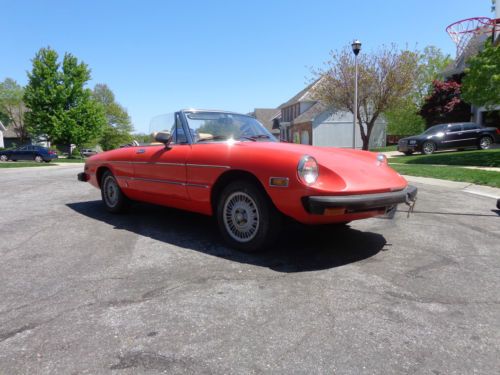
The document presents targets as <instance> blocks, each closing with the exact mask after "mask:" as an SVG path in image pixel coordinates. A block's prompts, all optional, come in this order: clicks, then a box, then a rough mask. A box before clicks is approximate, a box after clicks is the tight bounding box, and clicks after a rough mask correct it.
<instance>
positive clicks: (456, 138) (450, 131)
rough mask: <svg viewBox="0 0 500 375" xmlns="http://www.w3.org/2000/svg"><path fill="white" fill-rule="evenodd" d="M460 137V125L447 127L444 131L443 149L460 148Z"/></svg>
mask: <svg viewBox="0 0 500 375" xmlns="http://www.w3.org/2000/svg"><path fill="white" fill-rule="evenodd" d="M462 136H463V133H462V124H455V125H449V126H448V128H447V129H446V131H445V135H444V137H445V138H444V141H443V146H444V147H445V148H455V147H460V146H462V145H461V142H462Z"/></svg>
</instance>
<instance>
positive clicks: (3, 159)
mask: <svg viewBox="0 0 500 375" xmlns="http://www.w3.org/2000/svg"><path fill="white" fill-rule="evenodd" d="M8 160H9V157H8V156H7V155H0V161H8Z"/></svg>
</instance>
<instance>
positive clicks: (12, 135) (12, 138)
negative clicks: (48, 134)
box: [3, 126, 32, 148]
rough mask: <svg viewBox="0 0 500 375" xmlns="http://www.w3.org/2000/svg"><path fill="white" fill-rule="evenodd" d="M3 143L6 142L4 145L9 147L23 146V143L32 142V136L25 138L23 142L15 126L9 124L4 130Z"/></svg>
mask: <svg viewBox="0 0 500 375" xmlns="http://www.w3.org/2000/svg"><path fill="white" fill-rule="evenodd" d="M3 143H4V146H3V147H5V148H9V147H17V146H21V145H22V144H31V143H32V142H31V138H29V137H28V138H25V139H24V141H23V142H22V141H21V138H20V137H19V135H18V133H17V132H16V130H15V128H14V126H9V127H8V128H7V129H6V130H5V131H4V132H3Z"/></svg>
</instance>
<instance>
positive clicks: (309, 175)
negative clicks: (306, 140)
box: [297, 155, 319, 185]
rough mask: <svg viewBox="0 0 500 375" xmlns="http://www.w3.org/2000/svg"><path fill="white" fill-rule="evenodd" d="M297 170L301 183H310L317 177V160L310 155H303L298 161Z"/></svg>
mask: <svg viewBox="0 0 500 375" xmlns="http://www.w3.org/2000/svg"><path fill="white" fill-rule="evenodd" d="M297 172H298V175H299V179H300V181H301V182H302V183H304V184H306V185H312V184H314V183H315V182H316V180H317V179H318V175H319V168H318V162H317V161H316V159H314V158H313V157H312V156H309V155H304V156H302V158H301V159H300V161H299V165H298V166H297Z"/></svg>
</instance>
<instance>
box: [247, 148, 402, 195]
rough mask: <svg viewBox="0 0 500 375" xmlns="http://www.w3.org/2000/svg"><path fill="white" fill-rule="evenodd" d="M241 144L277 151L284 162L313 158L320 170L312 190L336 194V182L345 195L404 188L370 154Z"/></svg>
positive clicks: (366, 152)
mask: <svg viewBox="0 0 500 375" xmlns="http://www.w3.org/2000/svg"><path fill="white" fill-rule="evenodd" d="M244 144H245V146H248V147H251V148H255V149H259V150H262V151H264V150H267V149H268V150H269V153H273V152H276V151H279V153H281V154H285V155H286V154H288V155H287V159H288V158H290V159H296V160H297V162H298V160H300V158H301V157H302V156H303V155H310V156H312V157H314V158H315V159H316V161H317V162H318V164H319V166H320V179H318V184H316V185H315V188H319V189H321V190H323V189H324V190H325V191H331V190H332V189H333V190H338V187H339V184H340V181H339V180H342V182H343V183H342V184H341V185H343V188H342V189H341V190H342V191H344V192H346V193H347V192H348V193H353V192H359V193H361V192H367V191H372V192H375V191H378V192H383V191H391V190H398V189H403V188H405V187H406V185H407V184H408V183H407V181H406V180H405V179H404V178H403V177H401V176H400V175H399V174H398V173H397V172H395V171H394V170H393V169H392V168H390V167H389V166H388V165H387V164H386V163H380V162H378V161H377V153H374V152H369V151H361V150H351V149H344V148H334V147H316V146H309V145H299V144H293V143H283V142H280V143H275V142H252V143H247V142H244ZM334 186H335V187H336V188H335V187H334Z"/></svg>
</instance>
